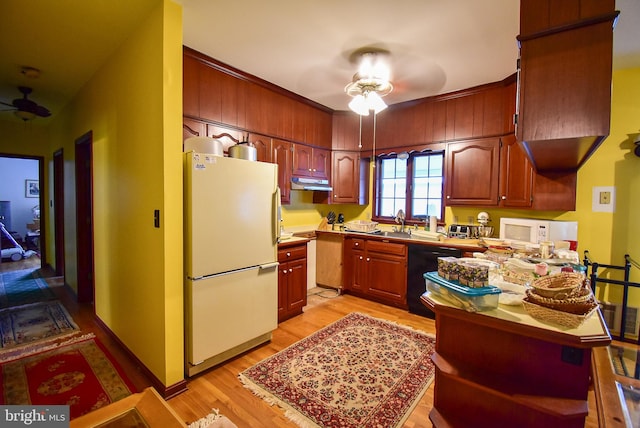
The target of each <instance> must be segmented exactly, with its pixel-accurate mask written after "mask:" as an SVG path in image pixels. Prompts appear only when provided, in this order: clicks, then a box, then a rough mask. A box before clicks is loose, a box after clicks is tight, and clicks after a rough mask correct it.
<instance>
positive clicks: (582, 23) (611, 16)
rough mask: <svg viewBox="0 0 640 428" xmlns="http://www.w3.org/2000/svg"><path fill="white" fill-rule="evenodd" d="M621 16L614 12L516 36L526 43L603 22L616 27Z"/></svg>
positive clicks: (518, 39)
mask: <svg viewBox="0 0 640 428" xmlns="http://www.w3.org/2000/svg"><path fill="white" fill-rule="evenodd" d="M619 15H620V11H617V10H616V11H615V12H612V13H607V14H604V15H600V16H595V17H590V18H585V19H581V20H579V21H575V22H572V23H570V24H566V25H559V26H557V27H553V28H548V29H545V30H543V31H538V32H536V33H532V34H525V35H522V34H520V35H518V36H516V40H517V41H518V42H526V41H528V40H533V39H537V38H540V37H546V36H551V35H553V34H558V33H562V32H564V31H571V30H576V29H578V28H583V27H589V26H591V25H596V24H601V23H603V22H609V21H611V22H612V23H613V25H614V26H615V21H616V20H617V19H618V16H619Z"/></svg>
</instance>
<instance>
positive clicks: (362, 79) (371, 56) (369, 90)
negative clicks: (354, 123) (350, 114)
mask: <svg viewBox="0 0 640 428" xmlns="http://www.w3.org/2000/svg"><path fill="white" fill-rule="evenodd" d="M388 55H389V52H388V51H384V50H381V49H377V50H376V49H372V48H367V49H366V50H360V51H356V52H354V54H353V55H352V58H353V59H355V60H356V61H357V62H358V63H359V65H358V72H357V73H356V74H354V75H353V80H352V81H351V82H350V83H349V84H348V85H347V86H346V87H345V88H344V91H345V92H346V93H347V95H349V96H351V97H353V99H352V100H351V102H350V103H349V108H350V109H351V110H353V111H354V112H356V113H358V114H359V115H360V116H368V115H369V111H370V110H373V111H374V114H378V113H379V112H381V111H382V110H384V109H386V108H387V104H386V103H385V102H384V101H383V100H382V97H384V96H385V95H387V94H389V93H390V92H391V91H392V90H393V84H392V83H391V82H390V80H389V79H390V77H391V69H390V66H389V63H388V58H387V57H388Z"/></svg>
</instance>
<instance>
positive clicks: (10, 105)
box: [0, 101, 15, 111]
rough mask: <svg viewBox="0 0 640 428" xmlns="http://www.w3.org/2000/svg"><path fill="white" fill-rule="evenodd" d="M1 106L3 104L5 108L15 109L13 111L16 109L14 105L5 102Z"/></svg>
mask: <svg viewBox="0 0 640 428" xmlns="http://www.w3.org/2000/svg"><path fill="white" fill-rule="evenodd" d="M0 104H2V105H3V106H8V107H13V109H15V106H14V105H13V104H9V103H5V102H4V101H0ZM3 111H4V110H3Z"/></svg>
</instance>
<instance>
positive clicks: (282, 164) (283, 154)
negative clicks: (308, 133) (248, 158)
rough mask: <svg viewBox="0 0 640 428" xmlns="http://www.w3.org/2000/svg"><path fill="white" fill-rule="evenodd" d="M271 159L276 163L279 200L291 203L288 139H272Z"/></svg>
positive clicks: (290, 166) (290, 159)
mask: <svg viewBox="0 0 640 428" xmlns="http://www.w3.org/2000/svg"><path fill="white" fill-rule="evenodd" d="M272 144H273V151H272V157H271V159H272V160H271V161H272V162H274V163H277V164H278V186H279V187H280V201H281V202H282V203H283V204H289V203H291V168H292V150H291V143H290V142H288V141H283V140H277V139H274V140H273V142H272Z"/></svg>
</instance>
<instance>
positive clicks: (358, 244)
mask: <svg viewBox="0 0 640 428" xmlns="http://www.w3.org/2000/svg"><path fill="white" fill-rule="evenodd" d="M364 242H365V241H364V239H359V238H353V239H351V248H353V249H354V250H364Z"/></svg>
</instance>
